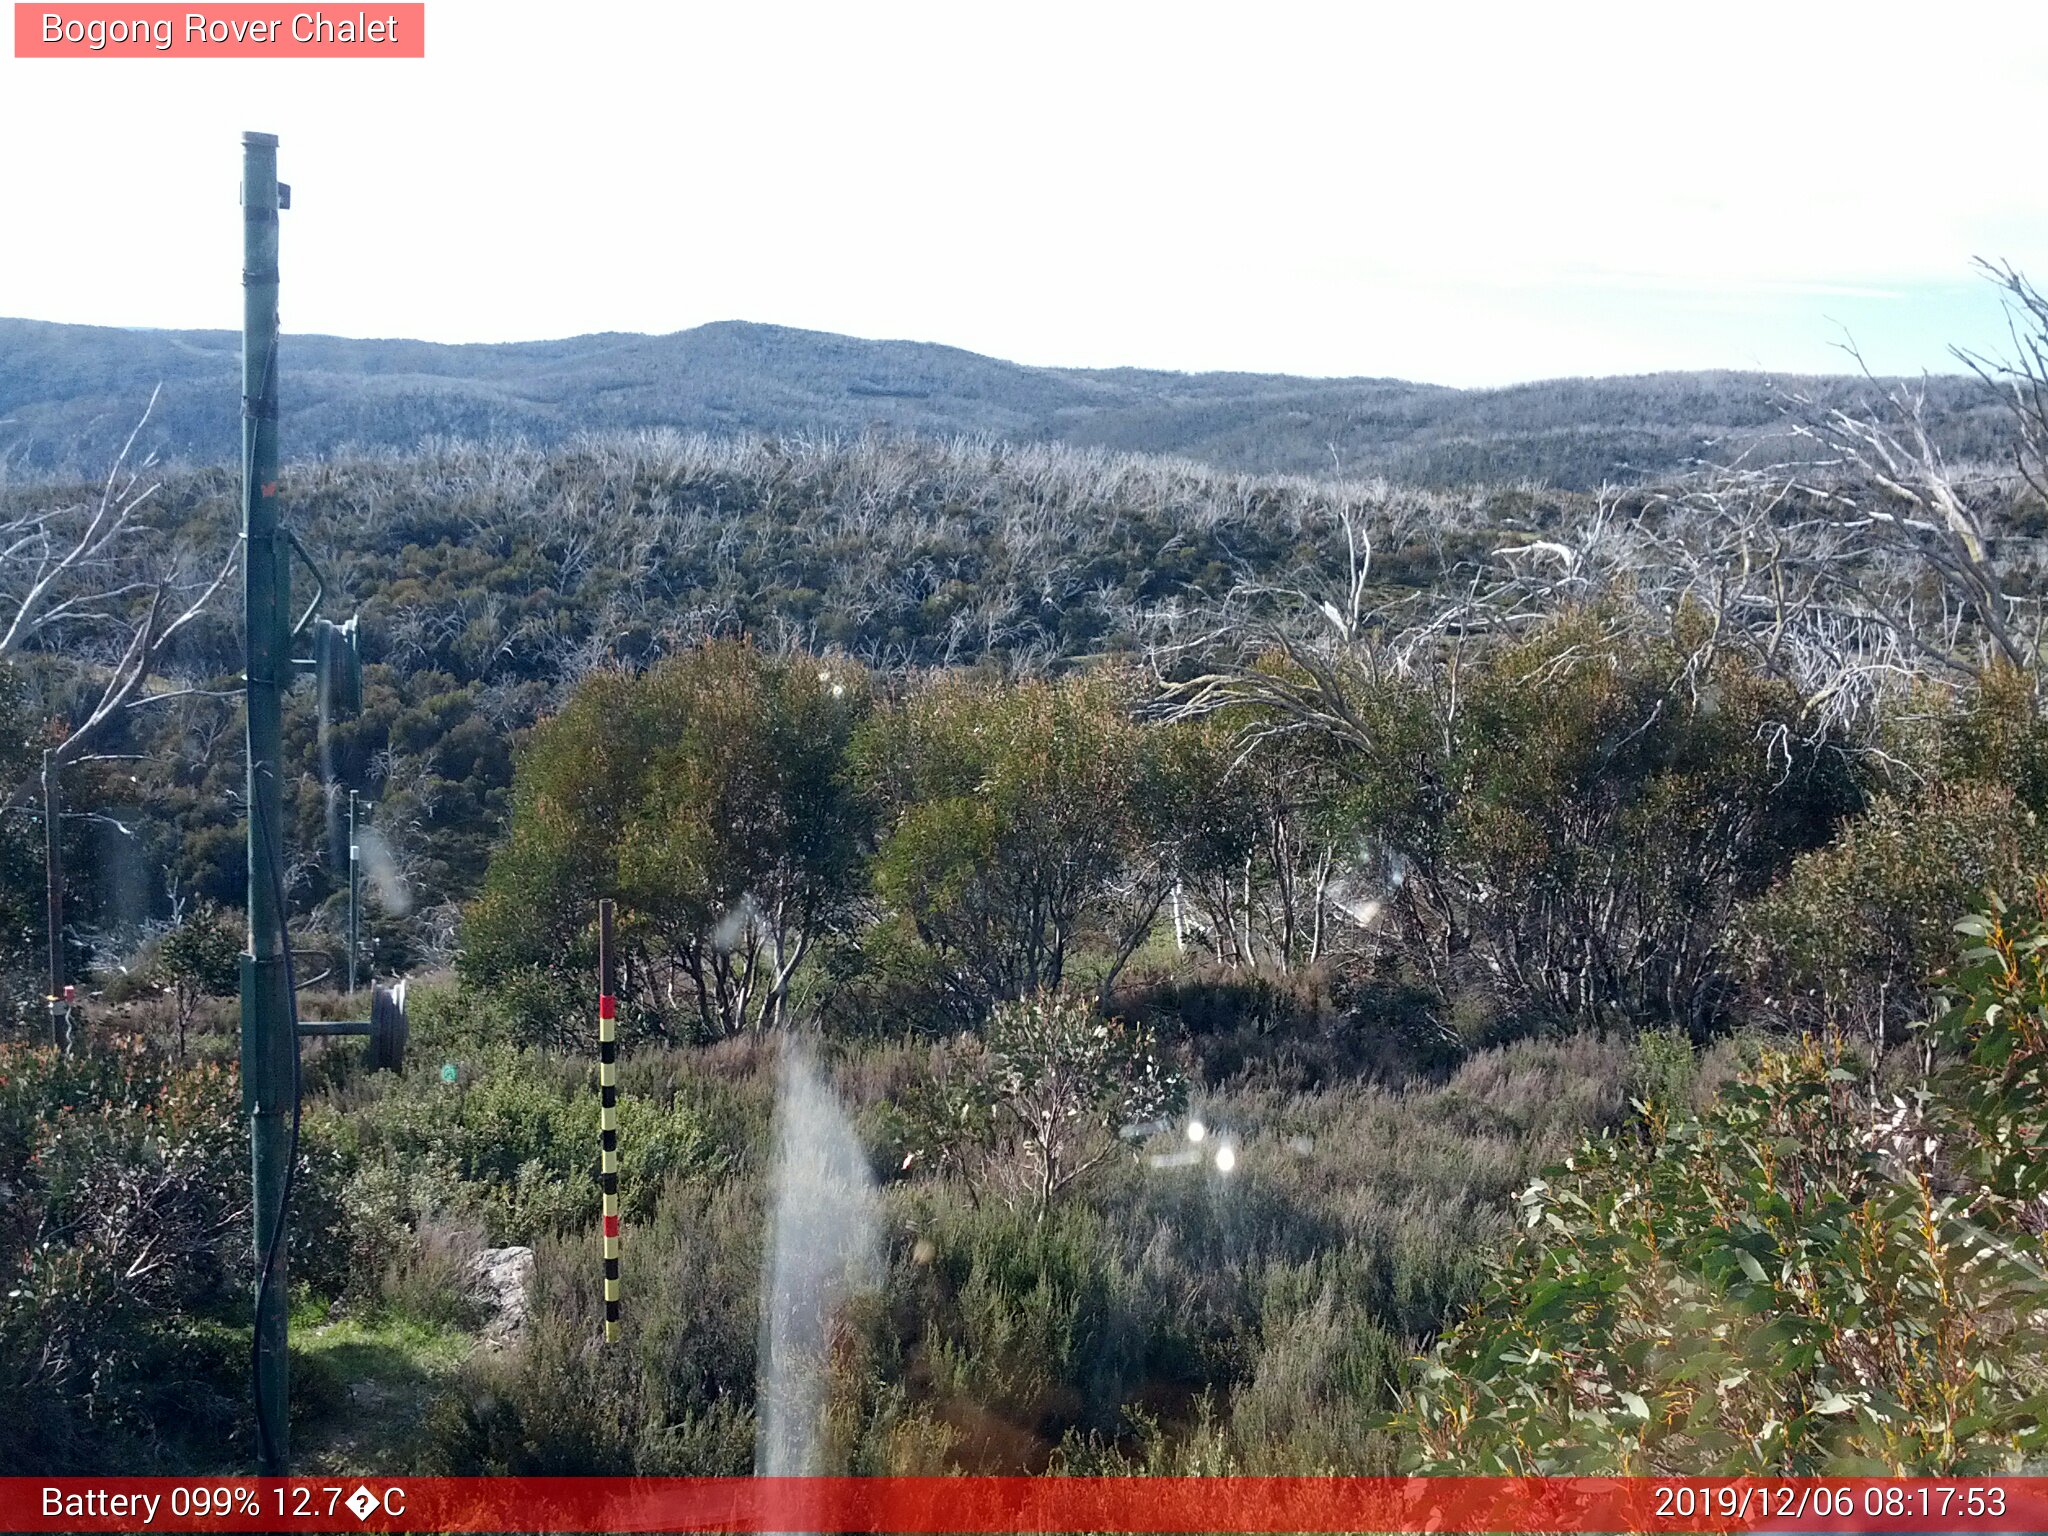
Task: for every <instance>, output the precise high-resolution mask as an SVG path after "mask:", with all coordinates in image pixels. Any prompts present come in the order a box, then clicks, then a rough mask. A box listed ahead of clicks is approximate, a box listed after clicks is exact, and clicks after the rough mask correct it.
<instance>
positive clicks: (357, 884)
mask: <svg viewBox="0 0 2048 1536" xmlns="http://www.w3.org/2000/svg"><path fill="white" fill-rule="evenodd" d="M358 852H359V850H358V848H357V845H356V792H355V791H354V790H350V791H349V792H348V995H349V996H350V997H354V996H355V995H356V923H357V921H358V918H357V913H359V912H360V911H361V910H362V907H361V903H362V899H363V881H362V864H361V861H360V860H359V858H358V857H357V855H358Z"/></svg>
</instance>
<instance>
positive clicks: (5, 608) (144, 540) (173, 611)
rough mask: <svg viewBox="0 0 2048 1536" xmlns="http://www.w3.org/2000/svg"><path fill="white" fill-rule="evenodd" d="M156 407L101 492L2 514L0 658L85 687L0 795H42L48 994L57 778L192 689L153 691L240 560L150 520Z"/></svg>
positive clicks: (21, 803) (234, 551)
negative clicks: (143, 442)
mask: <svg viewBox="0 0 2048 1536" xmlns="http://www.w3.org/2000/svg"><path fill="white" fill-rule="evenodd" d="M155 404H156V395H155V394H154V393H152V394H151V396H150V401H149V406H148V407H146V408H145V409H144V411H143V413H142V417H141V419H140V420H139V421H137V422H136V424H135V429H134V430H133V431H132V432H130V433H129V434H128V438H127V441H126V442H124V443H123V444H122V445H121V450H120V452H119V453H117V454H116V455H115V456H114V460H113V463H112V465H111V466H110V467H109V469H108V471H107V475H106V478H105V480H104V481H103V482H102V483H101V484H100V486H99V489H98V491H97V493H96V494H93V495H89V496H86V497H83V498H81V499H78V500H75V501H70V502H65V503H62V504H59V505H54V506H51V505H45V506H31V507H29V508H28V509H26V510H23V511H20V512H16V513H12V514H10V515H7V516H4V517H0V662H18V661H20V660H21V659H22V658H25V657H27V656H28V655H30V654H32V653H35V654H43V655H51V656H58V657H62V658H64V659H65V660H66V661H68V662H70V663H72V664H73V666H74V667H75V669H76V674H75V675H76V676H77V677H78V678H81V679H82V680H83V681H84V683H85V687H84V690H83V700H84V702H83V704H82V707H81V709H80V711H79V712H78V713H76V714H74V715H73V716H72V717H71V718H68V719H65V720H63V721H61V722H53V725H52V733H53V735H55V736H56V739H55V740H53V741H52V742H51V744H50V745H49V746H48V747H46V748H45V750H44V752H43V755H42V761H41V764H40V767H39V769H38V771H37V772H35V773H32V774H30V775H28V776H26V777H24V778H23V779H22V780H21V781H20V782H19V783H17V784H13V785H9V786H6V787H5V791H4V794H0V806H4V807H5V808H8V809H17V808H21V807H25V806H27V805H28V804H29V803H30V802H31V801H33V800H34V799H36V798H37V796H38V792H40V798H41V812H42V819H43V828H44V852H45V866H46V867H45V884H46V905H47V908H48V923H49V947H50V985H51V991H52V994H53V995H55V994H58V993H61V991H62V988H63V985H64V979H65V976H64V945H63V926H64V920H63V903H64V868H63V843H62V839H61V837H60V836H59V835H58V834H59V830H60V828H61V825H62V817H63V794H62V785H61V778H62V774H63V771H64V769H65V768H67V767H69V766H71V765H73V764H76V763H83V762H90V761H94V760H96V757H97V753H96V751H95V749H96V748H97V747H99V746H100V745H101V744H102V743H103V742H104V741H105V739H106V737H107V736H108V735H109V734H110V733H111V732H112V730H113V728H114V726H115V723H116V721H118V720H119V719H120V718H121V717H122V715H123V714H124V713H125V712H126V711H128V710H130V709H132V708H135V707H137V706H138V705H141V704H144V703H155V702H159V701H162V700H165V699H169V698H174V697H180V696H184V695H186V694H189V693H191V692H192V691H193V690H190V689H157V690H152V689H151V688H150V687H149V684H150V682H151V680H152V679H156V678H159V677H161V675H162V672H163V669H164V663H165V661H166V659H167V657H168V655H169V653H170V649H171V645H172V642H173V640H174V639H175V638H176V637H177V636H178V634H179V633H180V632H181V631H183V630H184V629H185V628H186V627H187V626H188V625H189V624H191V623H192V622H193V620H195V619H197V618H198V617H199V616H200V615H201V614H202V613H204V612H205V611H206V610H207V609H208V607H209V606H210V605H211V604H212V603H213V602H214V600H215V599H216V598H217V597H218V596H219V594H220V592H221V590H222V588H223V587H225V586H226V585H227V582H228V578H229V576H230V575H231V574H232V572H233V571H234V568H235V565H236V563H237V559H238V556H239V553H240V551H239V548H238V547H230V549H229V550H228V552H227V554H226V556H225V557H224V558H223V559H222V560H221V561H220V562H219V563H218V565H217V566H216V565H214V564H213V563H212V562H211V561H208V562H206V563H204V564H201V563H200V562H199V560H198V559H197V557H196V555H195V554H194V552H192V551H190V550H186V549H180V548H179V547H178V544H177V541H176V540H175V539H174V538H171V537H168V536H167V535H166V532H165V530H164V529H163V528H162V527H160V526H159V525H158V524H157V523H155V522H153V521H152V520H151V518H150V516H149V514H150V512H151V511H152V510H153V507H154V498H155V496H156V493H157V491H158V490H159V489H160V488H161V485H160V482H158V481H157V480H155V479H154V478H152V477H151V471H152V470H153V469H154V468H155V464H156V459H155V455H154V454H148V455H145V456H144V457H143V458H142V459H141V460H140V461H139V462H131V459H132V456H133V454H134V450H135V443H136V440H137V438H139V437H140V436H141V434H142V431H143V428H144V427H145V426H146V425H147V424H148V421H149V416H150V411H151V410H153V409H154V407H155ZM59 732H61V734H57V733H59Z"/></svg>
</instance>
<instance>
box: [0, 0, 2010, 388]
mask: <svg viewBox="0 0 2048 1536" xmlns="http://www.w3.org/2000/svg"><path fill="white" fill-rule="evenodd" d="M371 9H372V11H373V12H374V9H375V8H374V4H372V6H371ZM329 10H330V12H333V13H345V14H349V15H353V14H354V11H355V6H354V5H353V4H351V5H349V6H347V7H346V8H345V9H344V7H343V6H341V5H330V6H329ZM117 12H118V7H110V8H109V14H115V13H117ZM427 19H428V44H427V55H428V56H427V58H426V59H425V60H423V61H391V62H374V63H366V62H355V61H304V60H279V61H270V62H262V61H195V60H185V59H179V58H176V57H170V58H159V59H150V60H95V61H74V60H63V61H57V60H37V59H29V60H17V59H14V58H12V57H11V56H9V57H4V58H0V145H4V146H5V152H4V155H0V314H7V315H17V316H28V317H33V318H39V319H51V320H66V321H78V322H86V323H92V324H103V325H150V326H179V327H183V326H218V327H232V326H234V325H237V324H238V323H239V303H240V292H239V279H238V272H239V266H240V249H239V240H240V225H239V221H238V217H237V212H236V207H235V185H236V178H237V174H238V170H239V149H238V136H239V133H240V131H241V130H242V129H244V128H258V129H264V130H267V131H271V132H275V133H278V134H279V135H281V136H282V139H283V144H282V148H281V150H280V168H281V174H282V176H283V177H284V179H285V180H287V181H289V182H291V183H292V184H293V186H294V189H295V206H294V208H293V210H292V212H290V213H289V214H287V215H286V216H285V218H286V223H285V228H284V240H285V246H284V274H285V296H284V305H283V312H284V320H285V326H286V329H287V331H294V330H296V331H322V332H331V333H337V334H342V335H352V336H420V337H426V338H430V339H434V340H444V341H507V340H524V339H532V338H539V337H553V336H565V335H573V334H577V333H581V332H587V331H600V330H620V331H653V332H663V331H673V330H679V329H682V328H685V327H688V326H693V325H698V324H701V323H703V322H705V321H710V320H722V319H745V320H761V321H771V322H775V323H779V324H784V325H795V326H805V327H810V328H814V329H820V330H832V331H844V332H849V333H851V334H854V335H860V336H876V337H905V338H910V339H914V340H921V341H941V342H947V343H950V344H953V345H957V346H963V347H968V348H972V349H973V350H976V351H980V352H987V353H992V354H994V355H997V356H1000V357H1007V358H1014V359H1017V360H1020V361H1023V362H1030V363H1053V364H1069V365H1081V366H1115V365H1122V364H1132V365H1141V366H1149V367H1162V368H1184V369H1208V368H1234V369H1256V370H1270V371H1285V372H1296V373H1311V374H1370V375H1394V376H1400V377H1405V378H1413V379H1424V380H1430V381H1435V382H1441V383H1451V384H1479V383H1499V382H1506V381H1511V380H1519V379H1528V378H1538V377H1546V376H1555V375H1563V374H1585V373H1624V372H1642V371H1647V370H1652V369H1660V368H1693V367H1734V368H1756V367H1767V368H1782V369H1797V370H1812V369H1830V370H1835V369H1840V368H1841V367H1843V366H1845V359H1844V357H1843V355H1842V354H1841V353H1840V351H1839V350H1838V349H1837V343H1839V342H1840V341H1841V340H1842V338H1843V336H1844V334H1845V332H1846V333H1848V334H1851V335H1853V336H1854V337H1855V339H1856V340H1857V341H1858V342H1859V344H1861V346H1862V347H1863V349H1864V351H1865V353H1866V354H1867V355H1868V357H1869V359H1870V361H1871V363H1872V365H1873V366H1874V367H1876V368H1878V369H1879V370H1880V371H1909V370H1918V369H1921V368H1933V369H1940V368H1943V367H1947V366H1953V365H1952V364H1950V363H1949V362H1948V361H1947V359H1946V354H1945V346H1946V343H1948V342H1949V341H1951V340H1954V341H1962V342H1966V343H1970V344H1973V345H1976V346H1979V347H1995V346H1996V345H1997V343H1998V342H1999V341H2000V340H2001V339H2002V335H2003V333H2002V330H2001V322H2000V318H1999V309H1998V306H1997V303H1996V301H1995V296H1994V295H1993V293H1992V292H1991V290H1990V288H1989V286H1988V285H1986V284H1984V283H1983V282H1981V281H1979V280H1976V279H1973V278H1972V276H1971V273H1970V266H1969V263H1970V259H1971V258H1972V257H1973V256H1977V255H1984V256H1991V257H1999V258H2005V259H2009V260H2011V261H2013V262H2014V263H2016V264H2018V265H2019V266H2021V267H2022V268H2026V269H2029V270H2031V271H2033V272H2034V273H2035V274H2036V275H2037V276H2039V277H2041V278H2042V279H2044V280H2048V175H2044V174H2043V166H2042V160H2041V153H2040V148H2039V145H2040V137H2041V136H2040V101H2041V93H2042V91H2043V89H2044V85H2048V4H2041V3H2033V4H2018V3H2012V4H1997V5H1991V4H1983V5H1970V4H1956V3H1947V4H1942V5H1934V4H1925V3H1920V4H1912V5H1905V4H1896V3H1872V0H1865V3H1862V4H1857V5H1821V4H1802V3H1798V0H1780V3H1778V4H1776V5H1753V6H1746V5H1737V4H1725V3H1715V4H1712V5H1680V4H1673V3H1668V0H1666V3H1657V0H1633V3H1630V4H1627V5H1615V6H1591V5H1572V4H1544V3H1523V4H1513V5H1498V6H1494V5H1481V6H1471V5H1450V4H1440V3H1431V0H1403V3H1401V4H1399V5H1393V4H1379V3H1366V0H1356V3H1349V4H1319V5H1303V4H1284V3H1273V0H1262V3H1244V4H1239V5H1235V6H1228V7H1225V6H1214V5H1204V4H1199V3H1186V0H1183V3H1179V4H1173V5H1150V4H1145V5H1140V4H1135V3H1118V0H1092V3H1087V4H1075V5H1069V4H1061V3H1044V0H1035V3H1032V4H1028V5H1019V4H1006V3H997V0H951V3H947V4H934V5H895V4H890V5H884V4H873V3H865V0H839V3H835V4H829V5H824V4H817V5H810V4H806V5H791V4H774V3H762V0H724V3H720V4H716V5H712V4H703V3H695V0H665V3H661V4H637V3H635V4H626V3H607V0H556V3H551V4H545V5H542V4H530V3H526V0H428V8H427ZM4 361H5V360H4V359H0V366H4Z"/></svg>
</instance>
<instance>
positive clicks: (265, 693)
mask: <svg viewBox="0 0 2048 1536" xmlns="http://www.w3.org/2000/svg"><path fill="white" fill-rule="evenodd" d="M278 206H279V199H278V186H277V138H276V136H275V135H274V134H268V133H245V134H243V135H242V540H243V543H242V567H243V572H242V573H243V583H244V592H245V596H246V602H247V606H246V608H245V613H246V616H247V620H246V629H247V641H246V643H247V661H248V671H247V680H248V690H249V693H248V722H249V785H248V794H249V801H248V804H249V953H248V954H247V955H245V956H243V958H242V1104H243V1107H244V1109H246V1110H247V1111H248V1115H249V1144H250V1156H251V1161H252V1170H253V1173H254V1197H255V1206H256V1271H257V1290H256V1344H255V1352H256V1446H257V1465H258V1468H259V1470H260V1471H262V1472H263V1473H265V1474H267V1475H270V1476H277V1477H282V1476H284V1475H285V1469H286V1465H287V1447H286V1441H285V1403H286V1392H287V1381H286V1374H285V1364H286V1355H285V1320H286V1313H285V1291H286V1280H285V1260H284V1246H285V1245H284V1242H283V1240H282V1234H281V1233H280V1231H279V1230H278V1229H279V1227H280V1225H281V1224H282V1221H283V1217H284V1194H285V1183H286V1179H287V1176H288V1172H289V1169H288V1167H287V1159H288V1157H289V1151H288V1143H289V1141H290V1137H291V1120H292V1110H293V1098H294V1096H295V1092H296V1086H297V1085H296V1083H295V1081H294V1078H295V1073H294V1070H293V1069H294V1067H295V1066H296V1065H297V1063H296V1061H295V1059H294V1058H295V1057H296V1055H297V1052H298V1046H299V1042H298V1038H297V1035H296V1033H295V1032H294V1030H293V1028H292V1018H291V1006H290V1005H291V999H290V997H289V996H288V994H287V990H286V987H287V982H286V970H285V936H284V918H285V914H284V913H283V912H282V911H281V910H279V904H278V901H277V897H276V892H277V887H278V885H279V884H280V883H281V882H280V881H279V879H278V876H277V873H276V871H278V870H279V869H281V868H282V867H283V855H284V850H283V849H282V848H281V847H280V846H279V845H278V841H277V840H278V839H279V838H280V837H281V836H282V835H283V828H284V795H283V781H282V778H281V763H282V759H283V756H284V731H283V699H284V690H285V687H286V686H287V685H288V684H289V683H290V682H291V679H292V659H291V637H290V630H291V619H290V617H289V615H290V611H291V567H290V565H289V563H288V553H289V552H288V549H287V546H286V543H285V541H284V539H283V538H281V537H280V536H279V534H278V523H277V212H278ZM266 1261H267V1263H266Z"/></svg>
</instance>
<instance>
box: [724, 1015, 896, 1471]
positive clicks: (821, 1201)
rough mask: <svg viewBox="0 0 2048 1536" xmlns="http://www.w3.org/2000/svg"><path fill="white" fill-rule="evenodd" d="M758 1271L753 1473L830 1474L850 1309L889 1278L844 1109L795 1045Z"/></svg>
mask: <svg viewBox="0 0 2048 1536" xmlns="http://www.w3.org/2000/svg"><path fill="white" fill-rule="evenodd" d="M769 1199H770V1205H769V1217H768V1248H767V1253H766V1255H765V1256H764V1258H763V1260H762V1265H761V1339H760V1352H759V1359H760V1364H759V1367H758V1378H757V1383H756V1394H755V1400H756V1403H757V1405H758V1413H759V1428H758V1431H757V1433H756V1437H755V1441H754V1470H755V1472H756V1473H757V1474H758V1475H760V1476H763V1477H815V1476H819V1475H822V1474H823V1473H824V1471H825V1470H826V1469H825V1467H824V1466H823V1461H824V1448H825V1410H826V1392H827V1388H828V1386H829V1371H830V1366H831V1354H832V1346H833V1342H834V1339H835V1337H836V1336H837V1333H838V1330H839V1328H840V1327H841V1326H842V1314H843V1312H844V1309H845V1306H846V1304H847V1303H848V1302H849V1301H851V1300H852V1299H853V1298H854V1297H856V1296H858V1295H860V1294H862V1293H863V1292H866V1291H871V1290H874V1289H875V1288H876V1287H878V1286H879V1285H880V1283H881V1277H882V1264H881V1240H880V1231H881V1221H880V1206H879V1202H878V1200H877V1198H876V1194H875V1181H874V1175H873V1174H872V1173H871V1172H870V1171H869V1168H868V1160H867V1154H866V1152H865V1151H864V1150H863V1149H862V1147H861V1144H860V1138H859V1137H858V1136H856V1135H855V1134H854V1130H853V1126H852V1124H851V1123H850V1122H849V1121H848V1120H847V1118H846V1112H845V1111H844V1110H843V1109H841V1108H840V1106H839V1101H838V1099H837V1098H835V1097H834V1095H833V1093H832V1090H831V1089H830V1088H828V1087H826V1086H825V1084H824V1082H823V1080H822V1079H821V1078H820V1077H819V1076H818V1072H817V1069H816V1067H815V1066H813V1065H812V1063H811V1060H810V1056H809V1053H808V1052H807V1051H806V1050H805V1049H804V1048H803V1047H802V1046H801V1045H799V1044H798V1043H797V1042H796V1041H795V1040H788V1041H786V1042H785V1043H784V1045H783V1049H782V1072H781V1084H780V1090H779V1093H778V1096H777V1100H776V1106H775V1164H774V1171H773V1173H772V1174H771V1176H770V1180H769Z"/></svg>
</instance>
